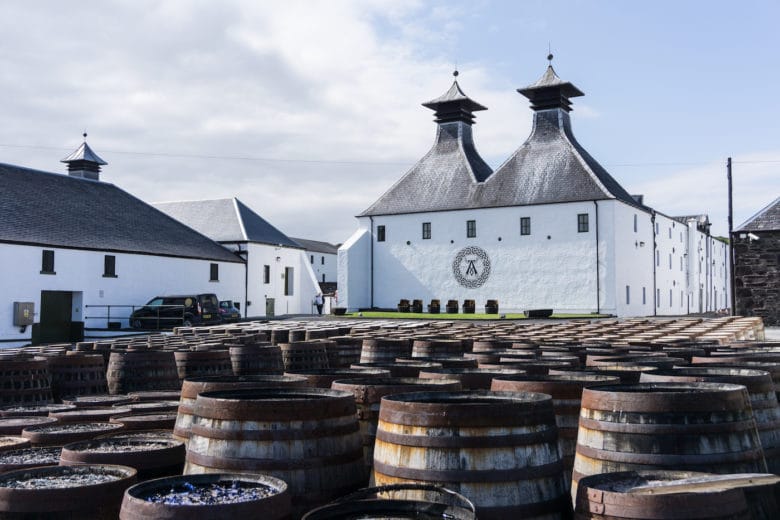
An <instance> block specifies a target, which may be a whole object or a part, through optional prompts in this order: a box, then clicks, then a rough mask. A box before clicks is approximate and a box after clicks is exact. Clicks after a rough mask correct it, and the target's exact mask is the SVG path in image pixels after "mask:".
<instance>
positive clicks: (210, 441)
mask: <svg viewBox="0 0 780 520" xmlns="http://www.w3.org/2000/svg"><path fill="white" fill-rule="evenodd" d="M356 411H357V410H356V407H355V400H354V397H353V396H352V394H349V393H347V392H339V391H336V390H324V389H321V388H275V389H249V390H233V391H223V392H205V393H201V394H199V395H198V397H197V400H196V402H195V416H196V418H195V420H194V422H193V425H192V435H191V436H190V440H189V444H188V448H187V461H186V463H185V468H184V473H185V474H199V473H220V472H235V473H268V474H270V475H273V476H275V477H277V478H281V479H282V480H284V481H285V482H287V485H288V486H289V488H290V492H291V495H292V501H293V515H294V516H295V517H299V516H300V515H301V514H303V512H305V511H308V510H310V509H312V508H314V507H317V506H320V505H323V504H326V503H327V502H329V501H331V500H333V499H334V498H336V497H338V496H341V495H343V494H346V493H349V492H352V491H355V490H357V489H358V488H359V487H360V486H361V485H362V484H363V483H364V482H365V468H364V466H363V449H362V444H361V440H360V431H359V426H358V422H357V416H356Z"/></svg>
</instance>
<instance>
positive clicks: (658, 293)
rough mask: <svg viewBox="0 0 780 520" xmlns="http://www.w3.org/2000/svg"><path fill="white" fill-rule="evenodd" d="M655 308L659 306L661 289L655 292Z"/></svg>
mask: <svg viewBox="0 0 780 520" xmlns="http://www.w3.org/2000/svg"><path fill="white" fill-rule="evenodd" d="M655 306H656V307H660V306H661V289H656V290H655Z"/></svg>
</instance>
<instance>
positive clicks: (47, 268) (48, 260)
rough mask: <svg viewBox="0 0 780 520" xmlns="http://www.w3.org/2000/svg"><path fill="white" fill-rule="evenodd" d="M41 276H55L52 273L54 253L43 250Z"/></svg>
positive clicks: (49, 250)
mask: <svg viewBox="0 0 780 520" xmlns="http://www.w3.org/2000/svg"><path fill="white" fill-rule="evenodd" d="M41 274H57V273H55V272H54V251H52V250H51V249H44V250H43V252H42V254H41Z"/></svg>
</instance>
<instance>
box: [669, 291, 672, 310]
mask: <svg viewBox="0 0 780 520" xmlns="http://www.w3.org/2000/svg"><path fill="white" fill-rule="evenodd" d="M669 307H670V308H671V307H672V290H671V289H669Z"/></svg>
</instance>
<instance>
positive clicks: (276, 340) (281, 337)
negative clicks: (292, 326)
mask: <svg viewBox="0 0 780 520" xmlns="http://www.w3.org/2000/svg"><path fill="white" fill-rule="evenodd" d="M289 341H290V331H289V330H288V329H273V330H271V344H272V345H278V344H280V343H288V342H289Z"/></svg>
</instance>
